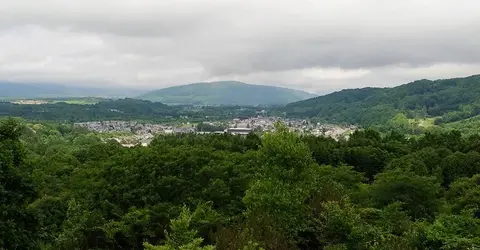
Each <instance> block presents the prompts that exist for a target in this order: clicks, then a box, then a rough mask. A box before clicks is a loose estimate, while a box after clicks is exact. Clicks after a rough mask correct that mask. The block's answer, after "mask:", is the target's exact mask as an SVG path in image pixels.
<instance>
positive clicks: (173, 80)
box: [0, 0, 480, 93]
mask: <svg viewBox="0 0 480 250" xmlns="http://www.w3.org/2000/svg"><path fill="white" fill-rule="evenodd" d="M479 9H480V2H478V1H475V0H455V1H453V0H404V1H390V0H362V1H358V0H335V1H326V0H325V1H324V0H321V1H320V0H303V1H293V0H276V1H273V0H222V1H217V0H162V1H154V0H121V1H118V0H117V1H111V0H104V1H93V0H82V1H80V0H71V1H60V0H45V1H41V2H38V3H37V2H32V1H26V0H16V1H4V3H2V4H1V5H0V48H1V49H0V80H9V81H29V82H58V83H64V84H83V85H104V86H109V85H111V86H135V87H138V88H161V87H165V86H172V85H178V84H185V83H189V82H198V81H210V80H230V79H232V80H240V81H245V82H249V83H258V84H268V85H277V86H283V87H291V88H296V89H304V90H307V91H311V92H317V93H325V92H329V91H333V90H337V89H342V88H352V87H362V86H393V85H398V84H402V83H406V82H409V81H412V80H416V79H419V78H431V79H435V78H448V77H455V76H466V75H471V74H478V73H480V42H479V41H480V15H479V12H478V10H479Z"/></svg>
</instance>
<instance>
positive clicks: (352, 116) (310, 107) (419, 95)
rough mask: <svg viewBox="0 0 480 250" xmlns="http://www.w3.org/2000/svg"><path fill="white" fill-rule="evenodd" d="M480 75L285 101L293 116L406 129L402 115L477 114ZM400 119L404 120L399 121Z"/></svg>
mask: <svg viewBox="0 0 480 250" xmlns="http://www.w3.org/2000/svg"><path fill="white" fill-rule="evenodd" d="M479 100H480V75H474V76H470V77H465V78H455V79H443V80H436V81H430V80H419V81H415V82H412V83H408V84H405V85H401V86H398V87H394V88H362V89H348V90H342V91H339V92H335V93H332V94H329V95H325V96H319V97H316V98H313V99H308V100H305V101H300V102H296V103H291V104H288V105H287V106H286V107H285V109H284V111H285V112H286V113H287V115H288V116H293V117H320V118H322V119H323V120H327V121H330V122H337V123H349V124H359V125H363V126H372V125H382V126H383V125H385V124H387V126H392V125H393V126H398V127H399V128H401V129H408V127H409V125H408V124H407V123H405V121H404V118H401V117H398V114H399V113H403V114H405V115H407V117H409V118H418V119H423V118H425V117H440V118H438V119H437V121H436V123H437V124H442V123H447V122H454V121H459V120H463V119H466V118H469V117H473V116H476V115H479V114H480V102H479ZM402 120H403V121H402Z"/></svg>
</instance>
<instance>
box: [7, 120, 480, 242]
mask: <svg viewBox="0 0 480 250" xmlns="http://www.w3.org/2000/svg"><path fill="white" fill-rule="evenodd" d="M479 247H480V136H479V135H472V136H468V137H467V136H462V134H461V133H460V132H456V131H452V132H448V133H427V134H424V135H422V136H420V137H418V138H417V137H415V138H409V139H407V138H406V137H405V136H403V135H402V134H400V133H397V132H390V133H387V134H385V135H381V134H379V133H378V132H376V131H374V130H371V129H367V130H362V131H357V132H355V133H354V134H352V135H351V136H350V139H349V140H348V141H335V140H333V139H329V138H323V137H312V136H298V135H296V134H293V133H290V132H288V130H287V129H286V128H285V127H283V126H282V125H281V124H278V125H277V131H276V132H274V133H268V134H264V135H263V136H261V137H259V136H257V135H254V134H251V135H248V136H246V137H240V136H232V135H227V134H225V135H195V134H183V135H172V136H158V137H156V138H155V140H154V141H153V142H152V143H151V144H150V145H149V146H148V147H140V146H138V147H134V148H124V147H121V145H119V144H118V143H116V142H115V141H106V142H105V141H102V140H101V139H100V138H99V137H98V136H97V135H95V134H92V133H90V132H87V131H84V130H80V129H73V127H72V126H69V125H53V124H35V123H26V122H24V121H21V120H15V119H5V120H3V121H2V122H1V124H0V249H44V250H46V249H149V250H158V249H162V250H167V249H172V250H173V249H185V250H193V249H235V250H238V249H242V250H250V249H252V250H253V249H330V250H332V249H385V250H387V249H388V250H390V249H465V250H466V249H478V248H479Z"/></svg>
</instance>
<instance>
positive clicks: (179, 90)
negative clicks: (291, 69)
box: [137, 81, 316, 106]
mask: <svg viewBox="0 0 480 250" xmlns="http://www.w3.org/2000/svg"><path fill="white" fill-rule="evenodd" d="M315 96H316V95H314V94H311V93H308V92H305V91H300V90H293V89H287V88H281V87H275V86H265V85H254V84H248V83H244V82H240V81H213V82H198V83H191V84H186V85H180V86H173V87H167V88H163V89H159V90H154V91H151V92H149V93H146V94H144V95H141V96H139V97H137V98H139V99H144V100H150V101H159V102H162V103H166V104H200V105H241V106H257V105H284V104H287V103H290V102H295V101H301V100H305V99H308V98H311V97H315Z"/></svg>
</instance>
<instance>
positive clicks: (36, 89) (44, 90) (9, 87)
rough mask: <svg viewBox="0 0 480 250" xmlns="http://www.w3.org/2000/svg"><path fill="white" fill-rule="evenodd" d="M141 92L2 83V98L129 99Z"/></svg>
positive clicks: (0, 96) (0, 88) (121, 89)
mask: <svg viewBox="0 0 480 250" xmlns="http://www.w3.org/2000/svg"><path fill="white" fill-rule="evenodd" d="M135 93H136V94H140V93H141V91H139V90H136V89H133V88H128V89H126V88H102V87H97V88H93V87H81V86H67V85H61V84H49V83H13V82H2V81H0V98H4V99H12V98H56V97H127V96H131V95H134V94H135Z"/></svg>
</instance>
